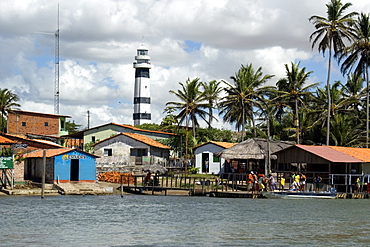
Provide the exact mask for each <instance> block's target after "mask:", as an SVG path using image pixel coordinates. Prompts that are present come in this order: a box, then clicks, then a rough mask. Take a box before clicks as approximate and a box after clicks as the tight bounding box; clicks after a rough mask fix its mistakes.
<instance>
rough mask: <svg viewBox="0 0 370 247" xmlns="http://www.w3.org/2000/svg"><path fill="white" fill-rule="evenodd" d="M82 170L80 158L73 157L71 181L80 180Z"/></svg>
mask: <svg viewBox="0 0 370 247" xmlns="http://www.w3.org/2000/svg"><path fill="white" fill-rule="evenodd" d="M79 172H80V160H78V159H71V181H78V180H79V179H78V178H79V176H78V174H79Z"/></svg>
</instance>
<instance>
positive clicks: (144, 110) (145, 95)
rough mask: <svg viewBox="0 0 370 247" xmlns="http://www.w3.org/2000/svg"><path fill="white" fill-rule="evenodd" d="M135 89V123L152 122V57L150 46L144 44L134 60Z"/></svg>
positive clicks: (138, 49)
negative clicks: (150, 74) (149, 50)
mask: <svg viewBox="0 0 370 247" xmlns="http://www.w3.org/2000/svg"><path fill="white" fill-rule="evenodd" d="M134 68H135V89H134V115H133V118H134V125H141V124H145V123H151V114H150V76H149V69H150V68H151V65H150V57H149V55H148V48H146V47H145V46H144V45H143V44H141V45H140V47H139V48H137V55H136V56H135V62H134Z"/></svg>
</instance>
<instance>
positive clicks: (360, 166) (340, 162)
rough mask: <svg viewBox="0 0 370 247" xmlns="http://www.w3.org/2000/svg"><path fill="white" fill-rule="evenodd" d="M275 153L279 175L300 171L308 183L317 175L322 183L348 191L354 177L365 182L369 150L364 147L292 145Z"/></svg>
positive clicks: (368, 167)
mask: <svg viewBox="0 0 370 247" xmlns="http://www.w3.org/2000/svg"><path fill="white" fill-rule="evenodd" d="M275 155H276V156H277V164H276V167H274V169H275V170H276V172H277V173H278V174H280V176H288V175H289V174H290V173H291V171H298V172H304V173H306V176H307V181H308V182H309V183H312V180H313V178H314V177H315V176H316V175H319V176H321V177H322V178H323V183H324V184H332V185H334V186H335V187H336V188H337V190H338V191H342V192H344V191H345V192H348V191H351V189H352V185H353V183H354V181H355V180H356V179H357V178H358V177H361V178H362V182H363V183H369V174H370V149H367V148H352V147H336V146H308V145H294V146H291V147H289V148H287V149H284V150H281V151H278V152H276V153H275ZM284 174H285V175H284ZM288 182H289V181H288Z"/></svg>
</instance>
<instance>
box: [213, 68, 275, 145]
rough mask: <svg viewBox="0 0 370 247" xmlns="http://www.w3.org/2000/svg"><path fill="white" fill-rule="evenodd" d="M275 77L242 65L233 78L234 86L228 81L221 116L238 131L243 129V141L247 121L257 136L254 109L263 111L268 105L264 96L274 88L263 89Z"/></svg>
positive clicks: (221, 105) (221, 103) (259, 69)
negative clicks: (233, 124) (250, 123)
mask: <svg viewBox="0 0 370 247" xmlns="http://www.w3.org/2000/svg"><path fill="white" fill-rule="evenodd" d="M271 77H273V75H263V73H262V68H261V67H259V68H258V69H257V70H254V69H253V66H252V64H248V65H247V66H244V65H241V68H240V69H239V71H238V72H237V73H235V76H231V77H230V79H232V80H233V84H230V83H228V82H226V81H224V83H225V84H226V85H227V86H228V87H227V88H225V91H226V96H225V97H224V98H223V99H222V101H221V102H220V108H221V110H220V114H223V120H224V121H225V122H229V123H235V125H236V127H237V129H238V130H240V128H241V129H242V141H243V140H244V137H245V124H246V122H247V119H248V120H250V121H251V122H252V128H253V129H254V136H257V131H256V129H255V126H256V125H255V117H254V108H257V109H263V107H264V105H265V104H267V102H266V100H265V98H264V96H265V95H266V93H267V92H268V91H269V90H272V87H262V85H263V84H264V83H266V82H267V80H269V79H270V78H271Z"/></svg>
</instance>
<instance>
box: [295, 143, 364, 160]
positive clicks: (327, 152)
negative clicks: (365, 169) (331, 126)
mask: <svg viewBox="0 0 370 247" xmlns="http://www.w3.org/2000/svg"><path fill="white" fill-rule="evenodd" d="M296 147H298V148H301V149H303V150H305V151H307V152H310V153H312V154H315V155H317V156H319V157H321V158H323V159H326V160H328V161H330V162H335V163H361V162H363V161H362V160H361V159H359V158H356V157H353V156H351V155H348V154H346V153H345V152H342V151H339V150H336V149H334V148H333V147H332V146H306V145H296Z"/></svg>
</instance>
